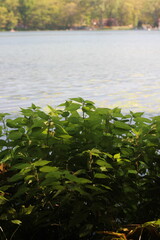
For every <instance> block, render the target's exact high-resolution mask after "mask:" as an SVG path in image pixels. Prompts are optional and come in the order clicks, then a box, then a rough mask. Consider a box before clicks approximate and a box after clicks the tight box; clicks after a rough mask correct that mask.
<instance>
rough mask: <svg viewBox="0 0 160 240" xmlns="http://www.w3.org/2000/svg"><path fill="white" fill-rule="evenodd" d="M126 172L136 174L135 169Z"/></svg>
mask: <svg viewBox="0 0 160 240" xmlns="http://www.w3.org/2000/svg"><path fill="white" fill-rule="evenodd" d="M128 173H131V174H137V171H136V170H128Z"/></svg>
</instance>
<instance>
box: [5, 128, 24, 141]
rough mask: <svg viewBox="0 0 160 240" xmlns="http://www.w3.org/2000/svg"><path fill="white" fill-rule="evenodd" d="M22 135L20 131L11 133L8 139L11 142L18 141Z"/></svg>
mask: <svg viewBox="0 0 160 240" xmlns="http://www.w3.org/2000/svg"><path fill="white" fill-rule="evenodd" d="M22 135H23V134H22V133H21V132H20V131H16V130H15V131H11V132H10V133H9V134H8V138H9V139H11V140H18V139H20V138H21V137H22Z"/></svg>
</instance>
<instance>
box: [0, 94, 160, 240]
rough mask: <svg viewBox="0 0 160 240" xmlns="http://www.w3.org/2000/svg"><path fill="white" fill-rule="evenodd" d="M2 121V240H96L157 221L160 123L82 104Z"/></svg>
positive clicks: (25, 113) (34, 110)
mask: <svg viewBox="0 0 160 240" xmlns="http://www.w3.org/2000/svg"><path fill="white" fill-rule="evenodd" d="M0 120H1V125H0V161H1V162H0V163H1V173H0V182H1V188H0V205H1V208H0V225H1V228H0V234H1V238H2V240H14V239H16V240H19V239H24V240H25V239H35V240H36V239H60V240H69V239H72V238H73V239H75V240H76V239H98V238H99V237H100V236H99V235H97V234H96V232H97V231H104V230H106V229H107V230H108V231H113V230H115V229H118V228H119V227H120V226H123V225H124V224H128V223H133V222H138V223H143V222H147V221H150V220H156V219H158V218H159V215H160V210H159V209H160V206H159V204H160V196H159V195H158V194H157V192H159V190H160V189H159V188H160V187H159V182H160V166H159V165H160V163H159V154H160V152H159V151H160V141H159V139H160V117H159V116H157V117H153V118H146V117H144V114H143V113H139V112H138V113H133V112H130V113H129V114H122V112H121V109H119V108H114V109H108V108H97V107H95V104H94V103H93V102H92V101H89V100H84V99H82V98H80V97H79V98H72V99H70V100H68V101H66V102H65V103H63V104H61V105H59V107H58V109H53V108H52V107H51V106H48V111H46V112H44V111H42V109H41V108H39V107H37V106H35V105H34V104H32V106H31V107H29V108H27V109H21V115H20V116H18V117H17V118H13V117H10V115H7V114H1V115H0Z"/></svg>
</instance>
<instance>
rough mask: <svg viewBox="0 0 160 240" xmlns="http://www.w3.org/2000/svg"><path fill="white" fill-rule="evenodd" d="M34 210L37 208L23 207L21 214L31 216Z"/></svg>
mask: <svg viewBox="0 0 160 240" xmlns="http://www.w3.org/2000/svg"><path fill="white" fill-rule="evenodd" d="M34 208H35V206H32V205H29V206H28V207H25V206H24V205H22V209H21V213H22V214H24V215H30V214H31V213H32V211H33V209H34Z"/></svg>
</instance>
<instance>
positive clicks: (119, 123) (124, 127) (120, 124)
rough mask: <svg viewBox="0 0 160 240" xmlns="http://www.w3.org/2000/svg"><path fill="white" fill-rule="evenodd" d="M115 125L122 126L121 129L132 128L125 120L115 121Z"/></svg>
mask: <svg viewBox="0 0 160 240" xmlns="http://www.w3.org/2000/svg"><path fill="white" fill-rule="evenodd" d="M114 126H115V127H116V128H121V129H125V130H130V129H131V127H130V126H129V125H128V124H126V123H124V122H120V121H115V122H114Z"/></svg>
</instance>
